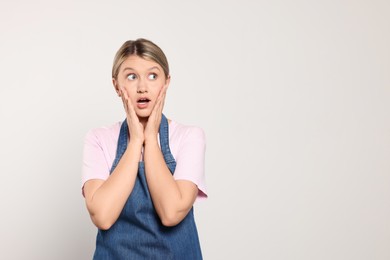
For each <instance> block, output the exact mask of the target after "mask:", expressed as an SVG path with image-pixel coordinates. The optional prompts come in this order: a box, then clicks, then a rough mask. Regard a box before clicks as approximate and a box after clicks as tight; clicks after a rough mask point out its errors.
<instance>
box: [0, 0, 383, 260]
mask: <svg viewBox="0 0 390 260" xmlns="http://www.w3.org/2000/svg"><path fill="white" fill-rule="evenodd" d="M389 13H390V2H389V1H385V0H384V1H380V0H370V1H368V0H366V1H359V0H358V1H345V0H341V1H340V0H338V1H334V0H331V1H325V0H323V1H309V0H307V1H302V0H298V1H288V0H276V1H260V0H259V1H249V0H242V1H205V0H202V1H191V2H190V1H178V0H177V1H173V0H171V1H92V0H90V1H75V0H73V1H49V0H41V1H39V0H38V1H27V0H20V1H17V0H16V1H2V2H1V3H0V32H1V36H0V37H1V41H0V73H1V77H0V116H1V117H0V124H1V128H0V129H1V134H0V159H1V164H0V166H1V181H0V203H1V204H0V205H1V214H0V220H1V221H0V223H1V231H0V234H1V235H0V244H1V250H0V258H1V259H34V260H35V259H37V260H38V259H39V260H44V259H50V260H53V259H64V260H67V259H91V256H92V254H93V250H94V244H95V235H96V228H95V227H94V226H93V224H92V222H91V221H90V219H89V216H88V213H87V210H86V208H85V205H84V200H83V197H82V195H81V187H80V177H81V162H82V149H83V139H84V136H85V134H86V132H87V131H88V130H89V129H91V128H95V127H99V126H104V125H110V124H112V123H114V122H116V121H119V120H123V119H124V118H125V114H124V112H123V108H122V104H121V100H120V99H119V98H118V97H117V96H116V93H115V91H114V89H113V87H112V84H111V76H110V75H111V65H112V60H113V57H114V54H115V52H116V51H117V49H118V48H119V47H120V45H121V44H122V43H123V42H124V41H125V40H128V39H136V38H139V37H143V38H147V39H151V40H152V41H154V42H156V43H157V44H158V45H159V46H160V47H161V48H162V49H163V50H164V51H165V53H166V55H167V57H168V60H169V62H170V66H171V74H172V80H171V86H170V89H169V91H168V97H167V100H166V106H165V110H164V113H165V114H166V115H167V116H168V117H169V118H172V119H174V120H176V121H178V122H181V123H184V124H191V125H198V126H200V127H202V128H203V129H204V130H205V132H206V136H207V154H206V161H207V163H206V174H207V184H208V191H209V199H208V200H207V201H205V202H201V203H197V204H196V205H195V214H196V220H197V225H198V229H199V234H200V238H201V245H202V248H203V254H204V258H205V259H278V260H285V259H297V260H313V259H316V260H322V259H324V260H325V259H332V260H337V259H343V260H345V259H351V260H360V259H367V260H368V259H369V260H371V259H376V260H382V259H383V260H385V259H386V260H387V259H390V246H389V245H390V222H389V221H390V201H389V199H390V102H389V100H390V73H389V72H390V48H389V46H390V16H389Z"/></svg>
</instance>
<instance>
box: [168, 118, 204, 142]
mask: <svg viewBox="0 0 390 260" xmlns="http://www.w3.org/2000/svg"><path fill="white" fill-rule="evenodd" d="M170 130H171V136H170V137H171V139H174V140H176V141H178V142H179V143H183V142H184V143H185V142H191V141H196V142H202V143H205V142H206V134H205V132H204V130H203V129H202V128H200V127H198V126H193V125H184V124H181V123H178V122H176V121H173V120H172V121H171V123H170Z"/></svg>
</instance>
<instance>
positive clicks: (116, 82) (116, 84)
mask: <svg viewBox="0 0 390 260" xmlns="http://www.w3.org/2000/svg"><path fill="white" fill-rule="evenodd" d="M112 85H114V88H115V91H116V93H117V94H118V97H120V96H121V91H120V89H119V83H118V81H117V80H116V79H115V78H112Z"/></svg>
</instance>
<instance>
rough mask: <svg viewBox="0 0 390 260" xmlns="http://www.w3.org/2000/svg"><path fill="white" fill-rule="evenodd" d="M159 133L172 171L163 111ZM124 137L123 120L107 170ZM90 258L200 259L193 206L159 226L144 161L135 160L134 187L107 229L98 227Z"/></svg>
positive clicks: (173, 164) (118, 155)
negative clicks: (176, 221)
mask: <svg viewBox="0 0 390 260" xmlns="http://www.w3.org/2000/svg"><path fill="white" fill-rule="evenodd" d="M159 136H160V147H161V151H162V153H163V156H164V160H165V163H166V164H167V166H168V168H169V170H170V172H171V173H172V174H173V172H174V171H175V168H176V161H175V159H174V158H173V156H172V154H171V151H170V149H169V133H168V120H167V118H166V117H165V116H164V115H162V118H161V124H160V128H159ZM127 137H128V126H127V121H126V120H124V122H123V123H122V126H121V129H120V133H119V139H118V147H117V152H116V157H115V160H114V162H113V165H112V168H111V173H112V172H113V171H114V169H115V167H116V166H117V164H118V162H119V160H120V158H121V157H122V155H123V154H124V152H125V151H126V147H127ZM93 259H95V260H100V259H103V260H107V259H109V260H111V259H115V260H122V259H135V260H137V259H161V260H167V259H178V260H191V259H194V260H199V259H202V253H201V249H200V244H199V238H198V232H197V229H196V225H195V221H194V213H193V208H191V210H190V211H189V213H188V215H187V216H186V217H185V218H184V219H183V220H182V221H181V222H180V223H179V224H178V225H176V226H174V227H165V226H163V225H162V224H161V220H160V218H159V217H158V215H157V213H156V210H155V209H154V207H153V203H152V199H151V197H150V194H149V189H148V185H147V182H146V176H145V165H144V162H143V161H141V162H139V166H138V174H137V177H136V180H135V184H134V188H133V190H132V192H131V194H130V196H129V198H128V199H127V201H126V204H125V206H124V208H123V210H122V212H121V213H120V215H119V218H118V219H117V221H116V222H115V223H114V225H112V226H111V228H110V229H108V230H100V229H99V230H98V234H97V238H96V250H95V254H94V256H93Z"/></svg>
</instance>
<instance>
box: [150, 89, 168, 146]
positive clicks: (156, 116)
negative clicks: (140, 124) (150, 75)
mask: <svg viewBox="0 0 390 260" xmlns="http://www.w3.org/2000/svg"><path fill="white" fill-rule="evenodd" d="M167 89H168V85H164V86H163V87H162V88H161V90H160V94H159V95H158V98H157V101H156V103H155V104H154V107H153V110H152V113H151V114H150V116H149V118H148V123H147V124H146V127H145V130H144V138H145V142H146V141H147V140H148V139H149V140H151V139H152V138H155V139H156V140H157V134H158V130H159V127H160V123H161V117H162V111H163V108H164V102H165V96H166V93H167Z"/></svg>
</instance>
